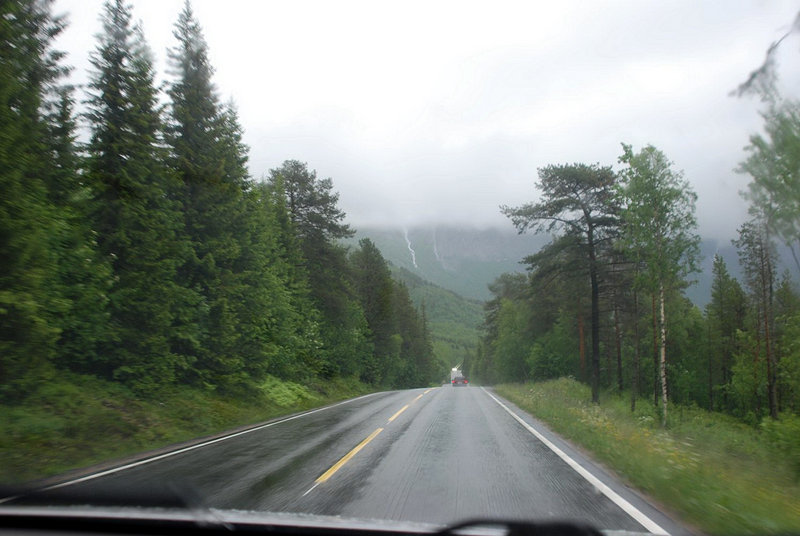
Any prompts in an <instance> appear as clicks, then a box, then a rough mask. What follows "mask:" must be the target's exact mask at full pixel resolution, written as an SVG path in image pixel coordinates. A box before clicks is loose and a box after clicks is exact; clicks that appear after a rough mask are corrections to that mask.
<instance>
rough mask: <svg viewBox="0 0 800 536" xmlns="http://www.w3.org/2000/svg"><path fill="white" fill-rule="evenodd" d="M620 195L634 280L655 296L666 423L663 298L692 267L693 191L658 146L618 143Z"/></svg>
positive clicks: (695, 252) (695, 244)
mask: <svg viewBox="0 0 800 536" xmlns="http://www.w3.org/2000/svg"><path fill="white" fill-rule="evenodd" d="M622 147H623V154H622V156H621V157H620V159H619V160H620V163H622V164H623V165H624V166H625V167H624V168H623V169H622V171H621V173H620V182H619V190H618V193H619V196H620V204H621V205H622V212H621V220H622V233H621V242H622V245H623V247H624V248H626V249H627V250H628V251H629V254H630V258H632V259H635V260H636V261H637V263H638V265H639V270H638V272H637V276H636V277H637V280H636V285H637V287H638V288H639V289H642V290H644V291H646V292H649V293H650V294H651V295H653V296H654V297H655V301H656V304H657V306H656V308H655V310H656V313H655V314H656V322H655V324H656V325H655V329H656V334H657V339H658V350H659V363H658V376H659V383H660V385H658V386H654V387H655V388H656V389H657V390H659V389H660V392H661V408H662V413H661V424H662V426H666V424H667V406H668V402H669V400H668V398H669V396H668V394H669V391H668V389H667V385H668V384H667V338H668V335H669V334H668V333H667V313H668V311H667V303H666V302H667V300H666V296H667V294H668V293H669V292H671V291H674V290H680V289H682V288H685V287H686V286H687V285H688V283H687V278H688V277H689V276H690V275H691V274H692V273H693V272H696V271H697V261H698V257H699V254H700V237H699V235H697V233H696V229H697V220H696V217H695V202H696V200H697V194H695V193H694V192H693V191H692V189H691V187H690V186H689V183H688V181H686V180H685V179H684V178H683V172H681V171H676V170H675V169H673V163H672V162H671V161H670V160H669V159H668V158H667V157H666V155H664V153H663V152H661V151H660V150H658V149H656V148H655V147H653V146H652V145H648V146H646V147H644V148H643V149H641V150H640V151H639V152H637V153H634V151H633V148H632V147H631V146H630V145H625V144H623V145H622Z"/></svg>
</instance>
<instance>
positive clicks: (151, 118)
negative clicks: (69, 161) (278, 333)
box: [87, 0, 189, 390]
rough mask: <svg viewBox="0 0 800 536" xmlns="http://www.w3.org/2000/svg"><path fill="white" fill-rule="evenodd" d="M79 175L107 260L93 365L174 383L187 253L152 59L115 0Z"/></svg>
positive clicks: (146, 381)
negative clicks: (105, 333)
mask: <svg viewBox="0 0 800 536" xmlns="http://www.w3.org/2000/svg"><path fill="white" fill-rule="evenodd" d="M91 61H92V65H93V66H94V72H93V73H92V80H91V83H90V99H89V102H88V106H89V112H88V117H89V119H90V121H91V126H92V136H91V141H90V143H89V147H88V152H89V160H88V171H87V180H88V181H89V183H90V185H91V188H92V192H93V199H92V211H91V219H92V225H93V228H94V230H95V232H96V233H97V236H98V246H99V249H100V251H101V252H102V254H103V255H104V256H105V257H106V258H107V259H108V260H109V262H110V264H111V269H112V273H113V286H112V288H111V291H110V293H109V314H110V328H109V341H108V344H107V346H106V347H105V348H103V351H102V352H101V353H100V355H101V356H102V358H101V359H100V360H99V361H98V363H97V364H96V366H97V369H98V372H100V373H102V374H103V375H105V376H107V377H109V378H115V379H119V380H122V381H125V382H127V383H129V384H131V385H133V386H135V387H137V388H139V389H142V390H147V389H150V388H151V387H152V386H153V385H156V384H159V383H165V382H170V381H174V380H175V378H176V377H177V376H178V375H180V374H181V373H182V371H183V370H184V369H185V368H186V367H187V366H188V365H189V361H188V359H187V358H186V356H180V355H176V354H174V353H173V352H172V347H173V340H172V338H173V337H174V336H175V333H182V332H183V327H184V326H182V325H181V316H180V314H179V311H180V309H181V308H182V307H186V301H187V295H186V292H185V291H184V289H181V288H180V287H179V286H178V285H177V284H176V281H175V277H176V269H177V267H178V266H179V265H180V264H181V262H182V259H183V257H184V256H185V254H186V248H185V244H184V243H183V242H182V241H181V239H180V238H181V229H182V222H181V218H180V212H179V211H178V207H177V205H176V204H175V202H174V199H175V197H176V188H177V185H178V183H177V182H176V180H175V176H174V174H172V173H170V171H169V169H168V167H167V166H166V154H165V152H164V150H163V142H162V140H161V129H162V123H161V117H160V113H159V108H158V94H157V90H156V88H155V85H154V74H153V67H152V60H151V57H150V53H149V51H148V49H147V46H146V44H145V42H144V38H143V36H142V33H141V30H140V29H138V28H134V27H133V26H132V25H131V9H130V6H129V5H127V4H125V3H124V2H123V0H111V1H108V2H106V4H105V7H104V16H103V32H102V33H101V34H100V36H99V44H98V46H97V49H96V51H95V53H94V54H93V55H92V57H91Z"/></svg>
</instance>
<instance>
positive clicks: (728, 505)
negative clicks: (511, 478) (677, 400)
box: [496, 379, 800, 534]
mask: <svg viewBox="0 0 800 536" xmlns="http://www.w3.org/2000/svg"><path fill="white" fill-rule="evenodd" d="M496 391H497V393H498V394H500V395H501V396H503V397H505V398H507V399H508V400H510V401H512V402H514V403H515V404H517V405H518V406H519V407H520V408H523V409H524V410H526V411H528V412H530V413H531V414H532V415H535V416H536V417H538V418H540V419H541V420H542V421H544V422H546V423H548V424H549V425H550V427H551V428H552V429H553V430H555V431H556V432H558V433H559V434H561V435H562V436H563V437H565V438H567V439H569V440H571V441H572V442H574V443H575V444H577V445H580V446H582V447H583V448H584V449H586V450H588V451H590V452H591V453H592V454H593V455H594V457H595V458H596V459H597V460H599V461H601V462H602V463H604V464H605V465H606V466H608V467H609V468H611V469H612V470H614V471H616V472H617V473H618V474H619V475H621V476H622V477H623V478H625V479H627V481H628V482H629V483H630V484H632V485H633V486H634V487H636V488H638V489H640V490H642V491H644V492H645V493H647V494H648V495H650V496H651V497H653V498H655V499H656V500H657V501H660V502H661V503H663V504H665V505H667V506H668V507H669V508H671V509H672V510H673V511H675V512H677V513H678V515H680V516H683V517H684V518H685V520H686V521H687V522H688V523H690V524H692V525H694V526H696V527H698V528H700V529H701V530H703V531H705V532H707V533H710V534H746V533H747V534H749V533H760V534H763V533H773V534H774V533H787V534H788V533H794V534H796V533H800V482H799V481H798V477H797V472H796V470H795V466H794V465H793V462H796V460H791V459H789V458H790V457H789V456H786V455H785V453H784V452H783V451H781V450H779V449H777V448H775V447H774V446H773V445H771V444H769V443H768V442H767V441H766V440H765V438H764V436H763V435H762V433H761V432H760V431H759V430H758V429H755V428H752V427H750V426H747V425H744V424H742V423H740V422H738V421H736V420H735V419H732V418H730V417H728V416H726V415H721V414H717V413H709V412H707V411H705V410H701V409H698V408H680V407H675V408H671V411H672V417H671V420H670V426H669V427H668V428H667V429H666V430H665V429H661V428H660V426H659V420H658V415H657V413H656V412H655V410H654V408H653V406H652V404H651V403H648V401H646V400H642V401H640V403H639V404H638V407H637V411H636V412H631V410H630V400H629V399H627V398H622V397H619V396H614V395H610V394H606V396H604V397H602V402H601V404H600V405H592V404H591V403H590V402H589V401H590V400H591V393H590V390H589V388H588V387H587V386H585V385H583V384H580V383H578V382H576V381H574V380H569V379H560V380H554V381H548V382H542V383H529V384H510V385H501V386H498V387H497V388H496Z"/></svg>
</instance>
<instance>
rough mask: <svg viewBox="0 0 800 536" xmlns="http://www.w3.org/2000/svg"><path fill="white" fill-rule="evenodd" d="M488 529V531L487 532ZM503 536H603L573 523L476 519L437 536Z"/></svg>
mask: <svg viewBox="0 0 800 536" xmlns="http://www.w3.org/2000/svg"><path fill="white" fill-rule="evenodd" d="M487 529H488V530H487ZM497 533H499V534H501V535H503V536H603V533H602V532H600V531H598V530H597V529H595V528H594V527H592V526H590V525H586V524H582V523H575V522H572V521H546V522H536V521H517V520H495V519H488V520H487V519H474V520H469V521H463V522H461V523H456V524H455V525H450V526H449V527H446V528H444V529H442V530H441V531H439V532H437V533H436V534H437V536H471V535H485V534H497Z"/></svg>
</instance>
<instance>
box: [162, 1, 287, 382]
mask: <svg viewBox="0 0 800 536" xmlns="http://www.w3.org/2000/svg"><path fill="white" fill-rule="evenodd" d="M174 35H175V38H176V39H177V41H178V45H177V47H175V48H174V49H172V50H171V51H170V60H171V66H172V71H173V75H174V80H173V81H172V82H171V84H170V86H169V89H168V94H169V97H170V119H169V124H168V129H167V141H168V143H169V146H170V148H171V152H172V157H171V162H172V167H173V169H174V170H175V172H176V173H177V175H178V176H179V178H180V179H181V182H182V194H181V198H182V210H183V219H184V223H185V229H186V232H187V234H188V237H189V240H190V241H191V247H192V256H191V257H190V260H189V262H187V263H185V264H184V265H183V266H182V267H181V269H180V274H181V276H180V280H181V282H182V284H183V285H185V286H187V287H189V288H191V289H193V290H195V291H196V292H197V293H198V294H199V295H200V297H201V306H200V307H198V308H197V311H198V315H197V316H198V317H197V318H196V322H197V324H198V325H199V326H201V333H200V336H199V339H198V340H197V341H196V342H197V344H196V345H195V347H194V348H193V349H192V351H193V352H195V353H196V354H197V356H198V358H199V360H200V361H199V363H198V367H196V369H197V372H198V374H197V376H196V377H195V380H196V381H200V382H202V383H204V384H206V385H209V386H217V387H221V388H231V387H236V386H243V385H246V384H248V383H250V382H251V381H252V380H254V379H257V378H258V377H259V376H261V375H263V374H264V373H266V371H267V370H268V369H269V367H270V359H272V358H273V357H274V356H276V355H277V354H279V353H280V352H279V350H278V348H281V347H282V345H284V344H287V341H285V340H283V337H282V336H280V335H279V334H278V332H279V331H280V330H279V329H277V326H278V324H280V322H282V320H278V319H279V318H280V317H281V315H282V314H284V313H285V312H286V310H287V307H290V305H289V303H288V296H287V295H286V294H285V292H284V290H285V289H284V288H283V285H284V282H282V281H280V279H279V277H278V275H277V274H276V273H275V272H274V271H273V270H272V269H271V268H270V258H271V257H270V256H271V251H272V250H273V249H274V247H275V244H274V243H273V242H274V239H275V238H274V237H273V236H272V235H273V234H274V233H275V232H276V229H271V228H269V225H270V224H269V223H268V221H269V220H267V219H264V215H263V214H259V211H263V209H265V208H266V207H263V206H262V207H258V206H257V205H256V204H254V202H257V200H258V196H257V195H253V194H252V193H251V181H250V178H249V173H248V170H247V147H246V146H245V145H244V143H243V142H242V130H241V126H240V124H239V120H238V117H237V115H236V112H235V110H234V108H233V106H232V105H222V104H220V102H219V98H218V96H217V93H216V89H215V88H214V85H213V82H212V76H213V68H212V66H211V64H210V61H209V58H208V45H207V44H206V41H205V38H204V37H203V33H202V30H201V28H200V25H199V23H198V22H197V20H196V19H195V16H194V13H193V11H192V8H191V5H190V3H189V2H188V1H187V2H186V3H185V5H184V9H183V11H182V12H181V13H180V15H179V17H178V21H177V23H176V25H175V31H174ZM273 309H274V310H273ZM280 311H283V312H284V313H281V312H280ZM268 318H271V320H269V321H268V320H267V319H268ZM268 326H273V327H274V328H276V329H272V328H269V327H268Z"/></svg>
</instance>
